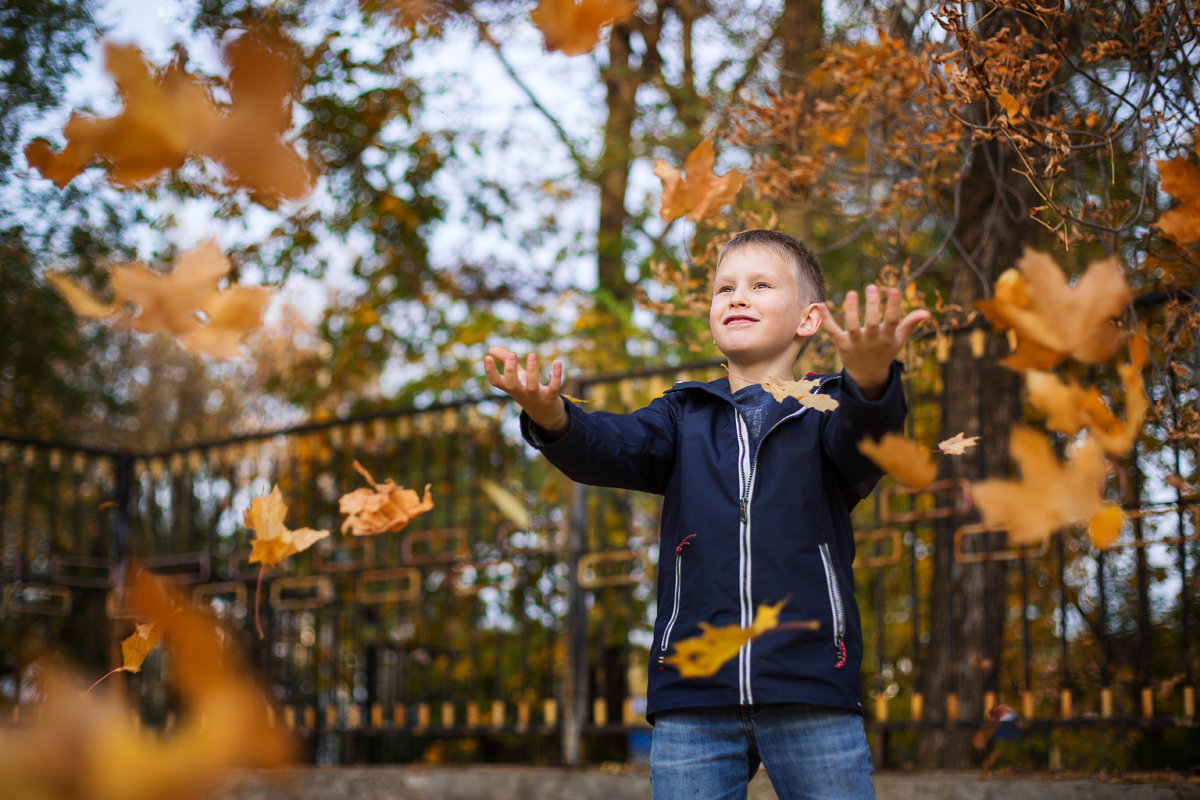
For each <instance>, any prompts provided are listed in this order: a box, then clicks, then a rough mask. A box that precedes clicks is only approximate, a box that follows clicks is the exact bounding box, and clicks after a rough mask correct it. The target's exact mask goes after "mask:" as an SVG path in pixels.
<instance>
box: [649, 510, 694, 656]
mask: <svg viewBox="0 0 1200 800" xmlns="http://www.w3.org/2000/svg"><path fill="white" fill-rule="evenodd" d="M695 536H696V534H694V533H689V534H688V535H687V536H685V537H683V540H682V541H680V543H679V546H678V547H676V548H675V598H674V600H673V601H672V604H671V618H670V619H668V620H667V627H666V628H664V629H663V637H662V642H661V643H660V644H659V650H660V651H661V653H660V655H659V656H658V663H659V664H662V663H663V659H664V658H665V656H666V652H667V648H668V647H670V646H671V631H672V629H673V628H674V627H675V620H676V619H678V618H679V598H680V595H681V592H682V588H681V587H682V583H681V581H682V578H683V548H685V547H687V546H688V545H690V544H691V543H692V539H694V538H695Z"/></svg>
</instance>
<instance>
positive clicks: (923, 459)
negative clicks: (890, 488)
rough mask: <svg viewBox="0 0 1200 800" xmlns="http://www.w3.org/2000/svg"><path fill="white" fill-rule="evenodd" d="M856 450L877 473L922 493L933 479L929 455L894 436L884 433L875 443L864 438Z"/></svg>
mask: <svg viewBox="0 0 1200 800" xmlns="http://www.w3.org/2000/svg"><path fill="white" fill-rule="evenodd" d="M858 449H859V450H860V451H861V452H862V454H863V455H865V456H866V457H867V458H869V459H871V460H872V461H874V462H875V463H876V464H877V465H878V466H879V468H880V469H882V470H883V471H884V472H886V473H887V474H889V475H891V476H892V477H893V478H895V479H896V480H898V481H900V482H901V483H903V484H904V485H905V486H908V487H910V488H913V489H924V488H925V487H926V486H928V485H929V484H931V483H933V479H934V478H936V477H937V465H936V464H934V463H933V461H931V460H930V458H929V452H928V451H927V450H926V449H925V448H924V447H921V446H920V445H919V444H917V443H916V442H914V441H913V440H912V439H907V438H905V437H904V436H901V435H900V434H898V433H885V434H884V435H883V436H882V437H881V438H880V439H879V441H876V440H874V439H872V438H871V437H869V436H868V437H866V438H864V439H863V440H862V441H860V442H859V443H858Z"/></svg>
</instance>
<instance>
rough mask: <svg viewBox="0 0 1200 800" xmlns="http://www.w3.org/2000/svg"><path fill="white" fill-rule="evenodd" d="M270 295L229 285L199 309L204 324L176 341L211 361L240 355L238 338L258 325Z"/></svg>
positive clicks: (267, 289)
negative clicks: (205, 320)
mask: <svg viewBox="0 0 1200 800" xmlns="http://www.w3.org/2000/svg"><path fill="white" fill-rule="evenodd" d="M274 295H275V290H274V289H272V288H270V287H266V286H230V287H229V288H228V289H226V290H225V291H223V292H218V293H217V294H215V295H213V296H212V297H211V298H209V299H208V300H207V301H206V302H205V303H204V304H203V305H201V306H200V310H201V311H203V312H204V314H205V316H207V317H208V322H207V323H206V324H205V325H204V326H203V327H202V328H200V329H199V330H195V331H192V332H190V333H185V334H183V335H182V336H180V337H179V341H181V342H183V344H184V345H185V346H187V347H189V348H191V349H192V350H196V351H198V352H201V353H206V354H208V355H210V356H212V357H213V358H237V357H238V356H240V355H241V354H242V348H241V343H242V339H243V338H244V337H245V335H246V334H247V333H249V332H250V331H252V330H254V329H256V328H258V327H259V326H261V325H262V317H263V311H265V310H266V307H267V304H268V303H270V302H271V298H272V297H274Z"/></svg>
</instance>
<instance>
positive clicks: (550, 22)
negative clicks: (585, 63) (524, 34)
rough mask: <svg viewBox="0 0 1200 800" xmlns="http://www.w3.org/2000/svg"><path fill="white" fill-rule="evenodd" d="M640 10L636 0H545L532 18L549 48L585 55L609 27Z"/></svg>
mask: <svg viewBox="0 0 1200 800" xmlns="http://www.w3.org/2000/svg"><path fill="white" fill-rule="evenodd" d="M636 10H637V2H636V0H541V2H539V3H538V5H537V8H535V9H534V10H533V12H532V13H531V14H530V17H531V19H532V20H533V24H534V25H535V26H537V29H538V30H540V31H541V32H542V37H543V39H544V40H545V42H546V49H547V50H550V51H554V50H561V51H562V52H563V53H564V54H565V55H568V56H581V55H583V54H585V53H590V52H591V51H592V49H593V48H594V47H595V46H596V44H597V43H599V41H600V31H601V30H603V29H604V27H605V26H607V25H619V24H620V23H622V22H624V21H625V20H627V19H629V18H630V17H631V16H633V12H634V11H636Z"/></svg>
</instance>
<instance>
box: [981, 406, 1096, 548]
mask: <svg viewBox="0 0 1200 800" xmlns="http://www.w3.org/2000/svg"><path fill="white" fill-rule="evenodd" d="M1009 448H1010V452H1011V454H1012V458H1013V460H1014V461H1015V462H1016V463H1017V466H1018V467H1019V469H1020V472H1021V477H1020V478H1019V479H1018V480H1005V479H999V478H993V479H989V480H985V481H979V482H978V483H973V484H971V487H970V491H971V498H972V500H973V501H974V503H975V506H976V507H977V508H978V509H979V513H980V514H981V515H982V517H983V524H984V525H986V526H988V527H995V528H1004V529H1006V530H1007V531H1008V537H1009V543H1010V544H1013V545H1023V544H1036V543H1038V542H1040V541H1042V540H1044V539H1046V538H1047V537H1049V536H1050V534H1052V533H1053V532H1054V531H1056V530H1058V529H1059V528H1062V527H1065V526H1067V525H1072V524H1075V523H1079V522H1087V521H1088V520H1091V519H1093V518H1094V517H1096V516H1097V515H1098V514H1101V513H1102V512H1103V514H1104V516H1101V517H1099V518H1098V519H1097V525H1098V526H1100V530H1101V531H1102V532H1103V531H1106V530H1109V528H1105V527H1104V525H1105V524H1106V523H1111V521H1112V514H1113V512H1112V511H1110V510H1107V508H1106V505H1105V502H1104V499H1103V497H1102V496H1101V488H1102V485H1103V482H1104V476H1105V474H1106V473H1107V471H1108V467H1107V466H1106V465H1105V463H1104V458H1103V455H1102V453H1101V450H1100V445H1099V444H1098V443H1097V442H1096V441H1095V440H1093V439H1086V440H1085V441H1084V442H1083V443H1082V444H1080V445H1079V447H1077V448H1076V449H1075V450H1074V451H1073V452H1072V453H1071V454H1070V455H1069V458H1068V460H1067V462H1066V463H1065V464H1060V463H1059V461H1058V459H1057V458H1056V457H1055V455H1054V450H1053V448H1052V447H1051V446H1050V442H1049V441H1048V440H1047V439H1046V437H1044V436H1042V435H1041V434H1039V433H1038V432H1036V431H1034V430H1032V429H1030V428H1025V427H1017V428H1014V429H1013V432H1012V435H1011V438H1010V445H1009ZM1118 510H1119V508H1118Z"/></svg>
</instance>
